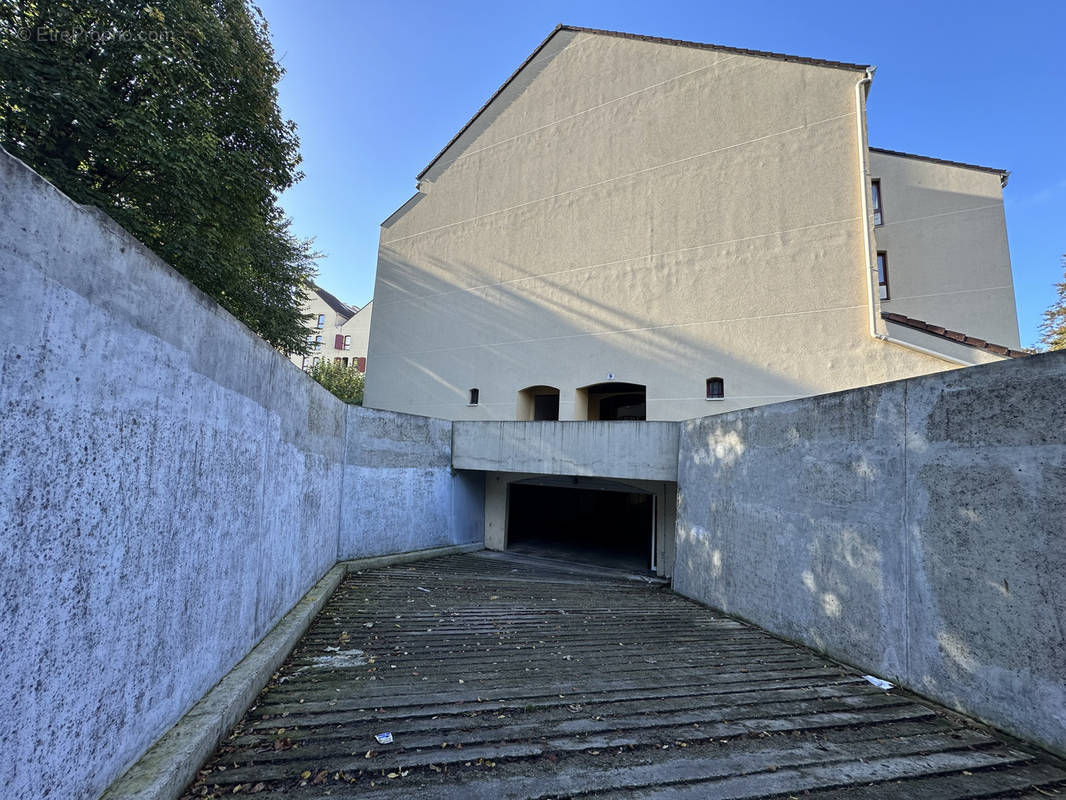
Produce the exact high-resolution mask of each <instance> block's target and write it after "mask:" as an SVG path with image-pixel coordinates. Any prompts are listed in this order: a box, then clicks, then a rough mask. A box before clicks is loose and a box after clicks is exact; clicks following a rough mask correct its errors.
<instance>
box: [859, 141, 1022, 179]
mask: <svg viewBox="0 0 1066 800" xmlns="http://www.w3.org/2000/svg"><path fill="white" fill-rule="evenodd" d="M870 152H871V153H881V154H882V155H886V156H900V157H901V158H913V159H916V160H918V161H928V162H930V163H932V164H942V165H943V166H945V167H962V168H963V169H976V170H980V171H981V172H991V173H992V174H994V175H999V176H1000V177H1001V178H1002V179H1003V185H1004V186H1006V185H1007V178H1008V177H1010V171H1009V170H1005V169H999V168H998V167H985V166H982V165H980V164H968V163H967V162H965V161H948V160H947V159H946V158H935V157H934V156H920V155H917V154H916V153H904V152H903V151H902V150H886V149H885V148H883V147H871V148H870Z"/></svg>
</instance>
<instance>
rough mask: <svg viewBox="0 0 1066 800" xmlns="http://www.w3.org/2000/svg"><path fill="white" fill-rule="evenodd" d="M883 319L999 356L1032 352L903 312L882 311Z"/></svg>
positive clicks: (1016, 355)
mask: <svg viewBox="0 0 1066 800" xmlns="http://www.w3.org/2000/svg"><path fill="white" fill-rule="evenodd" d="M881 319H883V320H885V321H886V322H894V323H896V324H897V325H903V326H905V327H908V328H913V329H914V330H916V331H922V332H923V333H928V334H930V335H931V336H938V337H940V338H941V339H947V340H948V341H950V342H955V344H964V345H967V346H968V347H974V348H976V349H978V350H987V351H988V352H990V353H995V354H996V355H998V356H1006V357H1007V358H1025V357H1026V356H1028V355H1031V353H1027V352H1025V351H1024V350H1014V349H1012V348H1010V347H1006V346H1005V345H1002V344H994V343H993V342H988V341H985V340H984V339H978V338H977V337H976V336H967V335H966V334H965V333H961V332H960V331H953V330H951V329H950V328H945V327H943V326H941V325H934V324H933V323H931V322H926V321H925V320H920V319H913V318H912V317H907V316H904V315H903V314H894V313H892V312H890V311H882V312H881Z"/></svg>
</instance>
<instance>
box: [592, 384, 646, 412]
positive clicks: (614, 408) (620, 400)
mask: <svg viewBox="0 0 1066 800" xmlns="http://www.w3.org/2000/svg"><path fill="white" fill-rule="evenodd" d="M575 410H576V414H575V416H577V418H578V419H588V420H644V419H647V387H646V386H644V385H643V384H640V383H616V382H614V381H609V382H608V383H594V384H593V385H592V386H585V387H582V388H581V389H578V390H577V403H576V409H575ZM582 412H583V413H582Z"/></svg>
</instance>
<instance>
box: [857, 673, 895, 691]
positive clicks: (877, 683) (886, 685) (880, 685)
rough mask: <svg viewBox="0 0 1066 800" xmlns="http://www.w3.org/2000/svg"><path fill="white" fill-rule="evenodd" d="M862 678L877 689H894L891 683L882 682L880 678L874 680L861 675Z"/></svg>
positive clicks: (870, 676) (868, 676)
mask: <svg viewBox="0 0 1066 800" xmlns="http://www.w3.org/2000/svg"><path fill="white" fill-rule="evenodd" d="M862 677H864V678H865V679H866V680H867V681H869V682H870V683H872V684H873V685H874V686H876V687H877V688H878V689H894V688H896V687H894V686H893V685H892V684H891V683H889V682H888V681H883V680H881V679H880V678H875V677H874V676H873V675H863V676H862Z"/></svg>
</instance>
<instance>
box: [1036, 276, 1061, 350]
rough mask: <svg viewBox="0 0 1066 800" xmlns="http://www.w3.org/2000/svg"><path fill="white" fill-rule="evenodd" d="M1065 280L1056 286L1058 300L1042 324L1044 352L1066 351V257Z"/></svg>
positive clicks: (1042, 346)
mask: <svg viewBox="0 0 1066 800" xmlns="http://www.w3.org/2000/svg"><path fill="white" fill-rule="evenodd" d="M1062 271H1063V278H1062V282H1061V283H1057V284H1055V288H1056V289H1057V291H1058V299H1057V300H1056V301H1055V302H1054V303H1052V305H1051V308H1049V309H1048V310H1047V311H1045V312H1044V321H1043V322H1041V323H1040V347H1041V349H1043V350H1066V255H1064V256H1063V257H1062Z"/></svg>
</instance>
